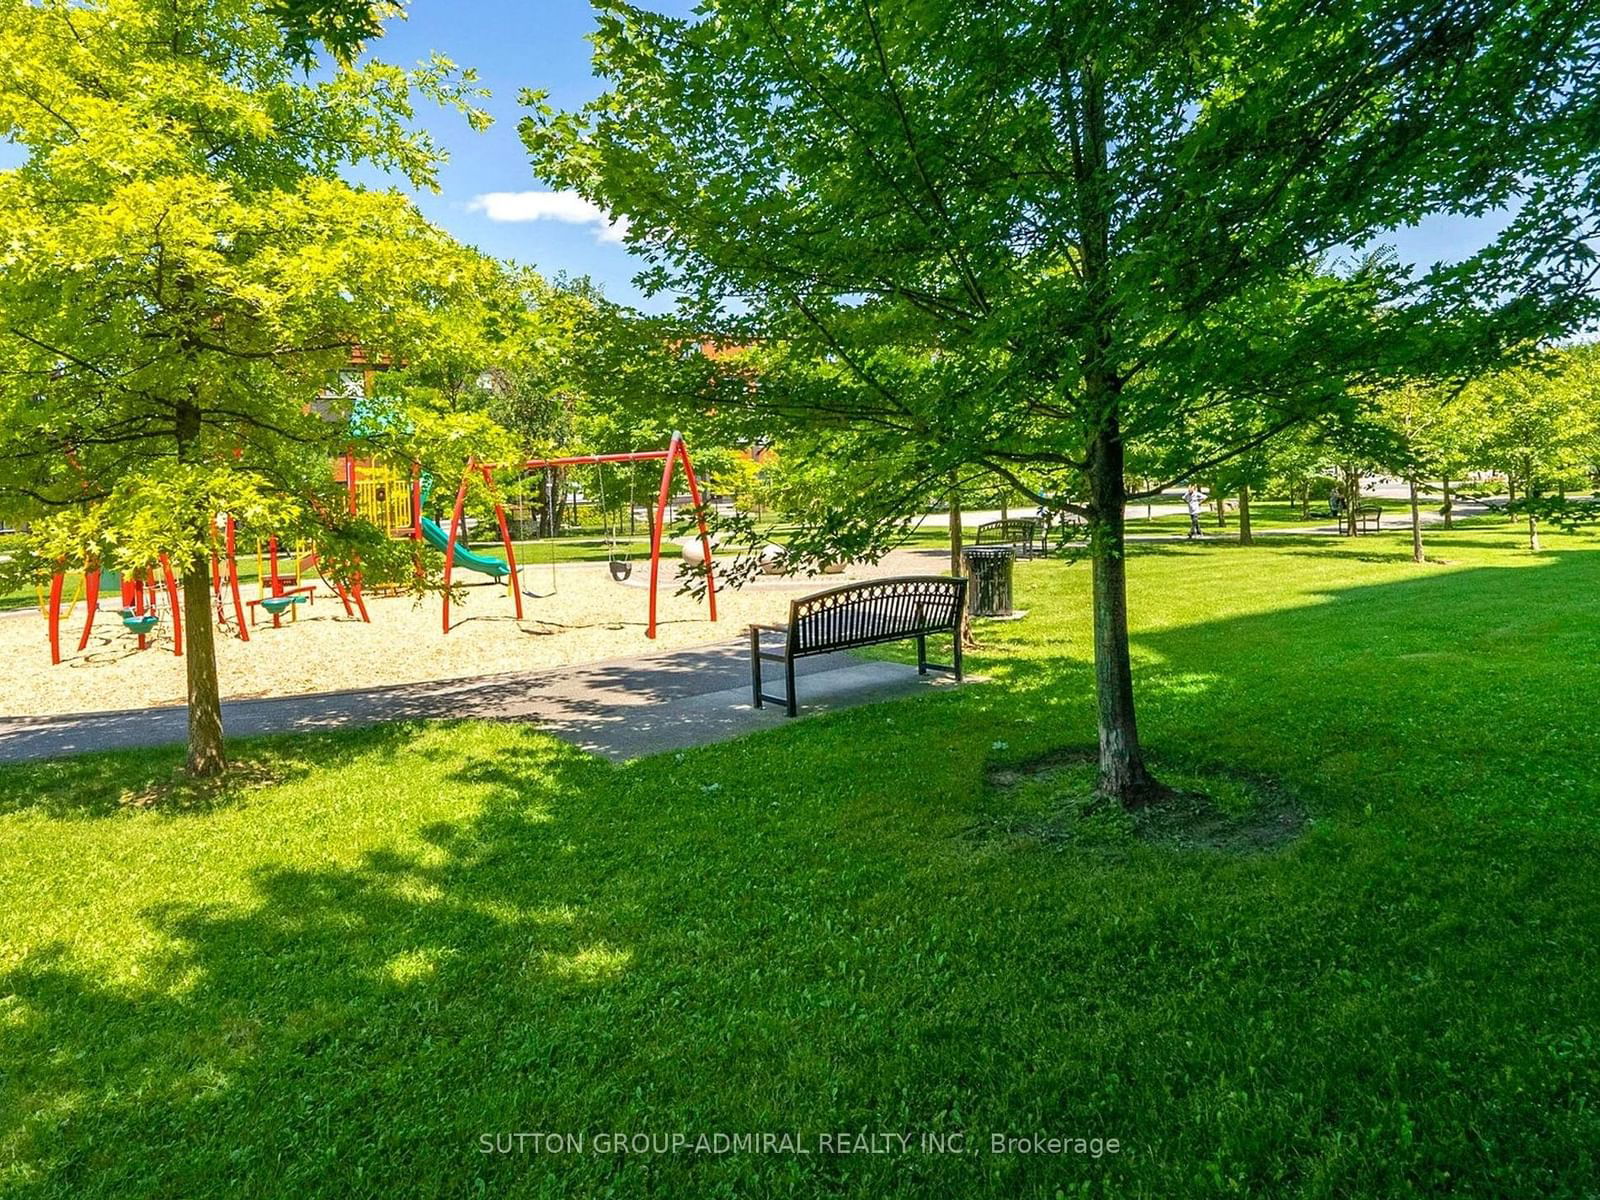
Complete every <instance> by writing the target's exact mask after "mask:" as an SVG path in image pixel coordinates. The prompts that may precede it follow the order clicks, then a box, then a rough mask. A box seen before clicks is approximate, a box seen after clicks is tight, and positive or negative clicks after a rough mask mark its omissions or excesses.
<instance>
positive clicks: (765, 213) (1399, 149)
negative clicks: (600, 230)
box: [522, 0, 1600, 805]
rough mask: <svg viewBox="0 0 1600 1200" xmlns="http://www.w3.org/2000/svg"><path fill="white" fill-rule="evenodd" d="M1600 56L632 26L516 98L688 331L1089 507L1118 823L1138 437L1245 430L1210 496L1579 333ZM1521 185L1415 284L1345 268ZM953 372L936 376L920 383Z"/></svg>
mask: <svg viewBox="0 0 1600 1200" xmlns="http://www.w3.org/2000/svg"><path fill="white" fill-rule="evenodd" d="M1594 32H1595V17H1594V16H1593V14H1592V13H1588V12H1580V11H1577V10H1575V9H1573V8H1570V7H1565V6H1540V7H1537V8H1529V7H1527V6H1524V5H1520V4H1514V3H1511V2H1510V0H1491V2H1490V3H1476V2H1473V3H1468V2H1467V0H1426V2H1423V0H1414V2H1412V3H1402V4H1395V3H1384V4H1379V3H1377V2H1376V0H1335V2H1334V3H1331V4H1310V3H1308V2H1305V0H1269V2H1267V3H1265V4H1255V5H1248V6H1247V5H1242V4H1240V5H1229V4H1196V3H1181V4H1173V3H1170V2H1169V0H1160V2H1156V0H1133V2H1130V3H1125V4H1118V5H1101V4H1087V3H1081V2H1070V0H1069V2H1065V3H1051V4H1038V3H1033V2H1032V0H1028V2H1023V0H1001V2H999V3H995V2H994V0H984V2H983V3H976V2H974V0H885V2H881V3H867V4H862V3H858V2H857V0H849V2H846V0H817V2H815V3H810V4H806V5H803V6H802V5H789V4H772V3H767V2H765V0H760V2H758V0H723V2H721V3H718V4H716V5H715V6H712V7H707V8H705V9H703V10H701V11H700V13H699V14H698V15H697V16H696V17H692V18H688V19H677V18H671V17H665V16H659V15H656V14H653V13H651V12H648V11H645V10H644V9H641V8H639V7H636V6H634V5H630V4H625V3H620V2H608V3H604V4H601V5H600V27H599V31H598V33H597V35H596V37H595V46H596V52H595V65H596V69H597V71H598V72H599V73H600V74H601V75H602V76H604V77H605V78H607V79H608V80H609V81H610V85H611V86H610V89H609V90H608V91H607V92H606V93H605V94H604V95H603V96H601V97H600V98H598V99H597V100H595V101H594V102H593V103H592V104H590V105H588V106H587V107H585V108H584V109H582V110H580V111H576V112H567V113H557V112H555V111H553V110H552V109H551V108H550V107H549V106H548V105H547V104H546V103H545V100H544V97H543V96H542V95H540V94H538V93H530V94H529V95H528V96H527V101H528V103H529V105H530V106H531V110H532V111H531V114H530V116H529V117H528V118H527V119H526V120H525V121H524V123H523V127H522V133H523V138H524V141H525V142H526V144H527V145H528V147H529V150H530V152H531V155H532V159H533V163H534V166H535V169H536V171H537V172H538V173H539V174H540V175H542V176H544V177H545V178H547V179H550V180H553V181H555V182H557V183H560V184H562V185H565V186H570V187H574V188H576V189H577V190H579V191H580V192H582V193H583V194H584V195H585V196H587V197H588V198H590V199H591V200H593V201H595V202H597V203H599V204H600V205H602V206H603V207H605V208H606V209H607V210H609V211H610V212H612V213H613V214H615V215H618V216H625V217H626V218H627V219H628V221H629V233H628V242H629V244H630V245H631V246H632V247H633V248H634V249H635V250H636V251H637V252H639V253H640V254H642V255H643V256H644V258H645V260H646V264H647V269H646V271H645V272H644V274H643V275H642V276H641V279H642V281H643V282H644V283H645V284H646V285H647V286H649V287H652V288H655V289H657V290H669V289H671V290H677V291H679V292H681V293H683V294H685V295H686V296H687V297H688V299H687V302H686V303H687V313H688V315H689V316H690V317H691V318H692V319H693V320H695V321H698V322H700V323H701V325H702V327H705V328H722V329H724V330H726V331H728V332H729V336H738V335H739V333H740V332H742V333H743V334H745V335H751V334H756V333H759V334H760V335H762V336H766V337H772V338H778V337H781V338H785V339H788V340H790V341H791V342H792V343H793V344H794V345H796V346H798V347H803V348H805V349H807V350H808V351H809V352H810V353H812V354H813V355H814V356H815V357H817V358H818V359H819V360H820V361H825V362H829V363H832V364H836V365H837V366H838V368H839V369H840V370H841V371H847V372H849V373H850V374H851V375H852V376H853V377H854V378H855V380H856V384H855V386H853V387H849V388H841V389H839V391H838V393H837V394H835V395H834V396H832V397H829V398H827V399H826V401H825V403H824V404H823V405H822V407H821V410H820V411H819V413H818V414H817V415H819V417H821V418H823V419H826V420H830V421H834V422H838V421H850V422H853V423H855V424H857V425H859V426H861V427H864V428H876V429H879V430H883V431H885V432H886V434H887V433H889V432H891V431H892V432H894V433H897V434H898V435H899V436H900V437H902V438H906V439H912V440H914V441H915V442H916V443H917V444H918V445H920V446H922V447H924V448H925V453H922V454H920V455H918V456H916V457H917V459H918V462H917V464H916V467H915V469H916V470H918V471H919V472H921V471H925V472H926V473H927V478H928V479H929V480H932V479H944V478H946V477H947V476H948V472H949V470H950V469H951V467H953V466H966V467H981V468H982V469H985V470H988V471H990V472H992V473H994V474H996V475H998V476H999V477H1000V478H1002V479H1004V480H1006V481H1008V482H1010V483H1011V484H1012V485H1013V486H1015V487H1017V489H1018V490H1019V491H1022V492H1024V493H1025V494H1028V495H1030V496H1031V497H1032V498H1033V499H1034V500H1035V501H1036V502H1038V503H1042V504H1046V505H1049V506H1050V507H1052V508H1056V507H1058V506H1059V507H1064V508H1067V509H1069V510H1070V511H1072V512H1074V513H1075V514H1077V515H1080V516H1082V517H1084V518H1085V519H1086V520H1087V522H1088V525H1089V530H1090V553H1091V558H1092V571H1093V589H1092V590H1093V596H1094V645H1095V675H1096V693H1097V705H1098V724H1099V742H1100V788H1101V790H1102V792H1103V793H1105V794H1107V795H1110V796H1113V797H1115V798H1117V799H1118V800H1120V801H1122V802H1123V803H1125V804H1130V805H1131V804H1138V803H1142V802H1144V801H1146V800H1148V799H1152V798H1155V797H1157V796H1159V795H1161V794H1162V789H1160V787H1159V786H1158V785H1157V784H1156V783H1155V781H1154V780H1153V778H1152V776H1151V774H1150V772H1149V771H1148V770H1147V768H1146V766H1145V762H1144V755H1143V752H1142V749H1141V746H1140V741H1139V735H1138V728H1137V722H1136V719H1135V711H1134V699H1133V677H1132V670H1131V663H1130V658H1129V653H1128V625H1127V605H1126V560H1125V548H1124V537H1123V514H1124V506H1125V504H1126V502H1127V501H1128V499H1129V498H1130V490H1129V488H1128V486H1127V483H1126V480H1125V477H1124V476H1125V470H1126V464H1127V459H1128V454H1129V450H1130V447H1133V448H1137V446H1138V445H1139V444H1140V443H1143V442H1147V441H1155V442H1160V443H1169V442H1171V441H1173V440H1174V431H1175V430H1178V429H1180V428H1181V427H1182V426H1183V425H1184V424H1185V423H1186V422H1188V421H1191V420H1194V419H1197V418H1198V415H1199V414H1201V413H1203V412H1204V411H1206V410H1207V409H1208V408H1209V407H1212V406H1227V405H1233V406H1249V407H1251V408H1253V409H1254V410H1255V412H1256V413H1257V414H1258V420H1256V421H1254V422H1250V423H1248V425H1249V427H1250V428H1252V429H1256V430H1258V431H1259V432H1255V433H1251V434H1249V435H1247V436H1246V437H1245V438H1244V439H1243V440H1242V441H1240V442H1238V443H1236V444H1234V445H1231V446H1229V447H1227V448H1226V450H1225V452H1224V453H1223V454H1222V455H1221V456H1219V457H1218V458H1217V459H1214V460H1213V459H1204V458H1195V459H1193V460H1192V461H1190V462H1188V463H1187V464H1186V465H1185V470H1184V471H1183V472H1182V474H1183V475H1184V476H1186V477H1188V476H1194V475H1197V474H1198V475H1203V474H1206V473H1208V472H1211V471H1213V470H1214V469H1216V468H1217V467H1218V466H1219V465H1221V463H1222V462H1225V461H1228V460H1229V459H1231V458H1232V457H1234V456H1236V455H1239V454H1243V453H1246V452H1248V451H1250V450H1252V449H1254V448H1255V447H1256V446H1258V445H1261V444H1264V443H1265V442H1266V441H1267V440H1269V439H1270V438H1271V436H1273V435H1274V434H1275V433H1276V432H1278V431H1280V430H1282V429H1285V428H1289V427H1291V426H1292V425H1294V424H1295V423H1297V422H1298V421H1301V420H1303V419H1306V418H1307V417H1308V416H1310V415H1313V414H1316V413H1319V412H1323V411H1328V410H1333V409H1337V408H1339V407H1341V406H1342V405H1344V404H1345V403H1346V400H1345V397H1346V396H1347V395H1348V394H1349V391H1350V388H1351V387H1352V386H1353V385H1362V386H1373V385H1376V384H1378V383H1381V382H1384V381H1386V380H1390V379H1393V378H1398V377H1401V376H1403V375H1404V374H1405V373H1407V372H1408V371H1414V370H1421V369H1424V366H1423V364H1424V362H1427V363H1428V366H1429V369H1442V367H1443V365H1444V364H1445V363H1446V362H1447V361H1448V362H1449V363H1450V364H1451V365H1452V366H1456V367H1459V366H1460V365H1461V362H1462V361H1463V360H1464V359H1465V358H1466V357H1468V354H1467V352H1468V351H1469V350H1472V351H1474V352H1476V353H1479V354H1484V353H1490V352H1493V351H1494V350H1496V349H1497V348H1498V347H1499V346H1500V345H1503V344H1505V342H1506V341H1507V340H1508V339H1513V338H1525V337H1536V336H1542V335H1545V334H1547V333H1549V332H1550V331H1551V330H1552V329H1559V328H1568V327H1571V326H1572V325H1573V324H1574V323H1575V322H1577V321H1581V320H1582V319H1583V316H1584V314H1585V313H1586V312H1587V311H1589V304H1590V301H1591V294H1590V289H1589V285H1590V283H1591V282H1592V273H1591V266H1592V264H1591V262H1590V258H1591V256H1589V255H1588V254H1587V251H1586V250H1585V249H1584V247H1583V245H1582V238H1583V236H1584V235H1585V234H1586V233H1587V232H1589V231H1590V230H1591V228H1592V226H1593V222H1594V211H1595V207H1596V206H1595V205H1594V204H1593V203H1592V202H1591V201H1592V196H1591V194H1590V191H1591V189H1592V188H1593V187H1594V183H1593V177H1592V176H1591V175H1590V174H1588V173H1587V169H1588V168H1589V167H1591V166H1592V165H1593V163H1594V157H1595V145H1594V137H1593V134H1592V131H1591V130H1590V128H1589V126H1588V124H1587V123H1586V120H1587V118H1586V116H1585V114H1586V112H1587V108H1586V104H1587V101H1586V99H1585V97H1587V96H1588V95H1590V94H1592V87H1593V84H1594V82H1595V76H1596V74H1597V71H1600V67H1597V62H1596V58H1595V56H1594V55H1593V54H1592V47H1593V41H1594ZM1485 112H1492V113H1495V114H1496V120H1495V121H1492V122H1489V121H1484V120H1483V119H1482V118H1481V114H1483V113H1485ZM1523 197H1527V198H1529V199H1533V200H1537V203H1530V204H1527V205H1526V206H1523V207H1522V208H1521V209H1520V210H1519V211H1518V214H1517V216H1516V218H1515V219H1514V220H1513V221H1512V222H1511V225H1510V227H1509V228H1508V229H1507V230H1506V232H1505V233H1504V234H1503V235H1502V236H1501V237H1499V238H1498V239H1497V240H1496V241H1495V242H1494V243H1493V244H1491V245H1489V246H1486V247H1485V248H1484V250H1483V252H1482V253H1480V254H1478V255H1475V256H1473V257H1471V258H1470V259H1469V260H1468V261H1467V262H1465V263H1464V264H1461V265H1460V266H1458V267H1449V268H1440V269H1439V270H1436V271H1434V272H1432V273H1430V274H1429V275H1428V276H1426V277H1425V278H1422V279H1409V278H1407V277H1406V276H1405V275H1404V273H1403V272H1400V271H1398V270H1397V269H1396V268H1395V267H1394V266H1393V264H1392V263H1389V262H1386V261H1385V260H1383V259H1382V258H1381V257H1374V256H1370V255H1369V256H1367V257H1365V258H1362V259H1361V260H1360V261H1358V262H1356V263H1354V264H1352V265H1349V266H1347V267H1346V268H1344V269H1342V270H1340V271H1337V272H1335V271H1332V270H1331V269H1329V264H1325V263H1323V262H1322V261H1321V258H1322V256H1324V255H1326V254H1329V253H1331V252H1334V251H1335V250H1336V249H1338V248H1340V247H1348V246H1351V245H1356V246H1364V245H1367V244H1369V243H1370V242H1371V241H1372V240H1373V239H1374V238H1376V237H1379V236H1381V235H1382V233H1383V232H1384V231H1385V230H1388V229H1392V228H1394V227H1396V226H1398V225H1400V224H1402V223H1408V222H1413V221H1416V220H1418V219H1420V218H1422V217H1423V216H1425V215H1426V214H1428V213H1432V212H1478V211H1482V210H1483V209H1484V208H1486V207H1487V206H1490V205H1495V204H1512V205H1513V206H1514V202H1515V201H1516V200H1519V199H1521V198H1523ZM1445 318H1450V319H1451V320H1452V321H1453V323H1454V324H1453V328H1454V333H1452V334H1450V335H1446V334H1445V333H1444V331H1443V329H1442V327H1441V322H1442V321H1443V320H1444V319H1445ZM1424 331H1426V332H1427V334H1428V336H1426V337H1424V336H1421V335H1422V334H1423V333H1424ZM930 356H937V357H936V358H934V359H933V361H934V366H933V368H932V369H933V370H934V371H936V372H937V373H938V374H939V375H941V376H942V377H943V378H942V380H941V386H938V387H935V388H926V389H925V388H921V387H919V386H917V384H916V382H915V380H914V377H912V376H911V375H910V373H908V372H907V370H906V369H905V367H906V364H907V363H908V362H916V363H919V364H922V363H927V362H928V361H929V358H930ZM919 369H920V368H919ZM908 380H909V381H910V382H908ZM761 398H762V397H760V396H759V395H758V396H756V397H753V398H752V401H753V402H755V401H758V400H760V399H761ZM847 410H848V411H847ZM774 419H776V416H775V418H774ZM1159 482H1160V483H1161V484H1163V485H1164V484H1166V483H1168V482H1171V480H1162V481H1159ZM896 490H897V488H896V487H894V486H891V487H886V488H884V489H883V494H893V493H894V492H895V491H896ZM1137 494H1138V493H1134V495H1137ZM1064 498H1070V499H1064ZM875 507H876V506H875ZM872 515H875V516H883V515H884V514H883V512H882V509H881V508H876V511H875V513H874V514H872ZM858 519H866V518H865V516H861V515H858Z"/></svg>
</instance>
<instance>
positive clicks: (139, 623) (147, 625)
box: [122, 612, 161, 634]
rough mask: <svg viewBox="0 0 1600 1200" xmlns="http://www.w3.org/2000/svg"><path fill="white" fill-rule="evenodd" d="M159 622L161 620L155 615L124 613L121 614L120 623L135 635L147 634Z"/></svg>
mask: <svg viewBox="0 0 1600 1200" xmlns="http://www.w3.org/2000/svg"><path fill="white" fill-rule="evenodd" d="M160 620H161V618H160V617H158V616H157V615H156V614H155V613H143V614H140V613H134V612H124V613H123V614H122V623H123V624H124V625H126V626H127V627H128V628H129V629H131V630H133V632H134V633H137V634H146V633H149V632H150V631H151V630H152V629H154V628H155V627H156V623H157V622H158V621H160Z"/></svg>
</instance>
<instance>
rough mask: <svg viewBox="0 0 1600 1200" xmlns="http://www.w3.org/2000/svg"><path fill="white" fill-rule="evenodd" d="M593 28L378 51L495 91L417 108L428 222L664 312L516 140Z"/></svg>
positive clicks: (587, 18)
mask: <svg viewBox="0 0 1600 1200" xmlns="http://www.w3.org/2000/svg"><path fill="white" fill-rule="evenodd" d="M655 7H656V8H657V9H658V10H661V11H669V12H675V13H680V14H687V13H688V12H689V11H690V10H691V9H692V7H693V0H655ZM593 28H594V16H593V12H592V10H591V9H590V6H589V4H588V0H411V3H410V5H409V15H408V17H407V19H405V20H401V21H394V22H391V23H390V25H389V28H388V32H387V33H386V35H385V36H384V37H383V38H382V39H380V40H379V41H376V42H374V43H373V44H372V46H371V51H372V53H373V54H374V55H375V56H377V57H380V58H383V59H385V60H386V61H389V62H393V63H395V64H397V65H400V66H411V65H413V64H415V63H416V62H418V61H420V60H421V59H423V58H425V57H426V56H427V55H428V54H429V53H430V52H431V51H435V50H437V51H439V52H440V53H442V54H444V55H446V56H447V57H449V58H451V59H453V60H454V61H455V62H457V63H459V64H460V65H462V66H470V67H475V68H477V70H478V73H479V76H480V80H481V82H482V83H483V84H484V86H486V87H488V88H489V89H490V90H491V92H492V93H493V95H492V96H491V98H490V99H489V100H488V101H487V103H486V105H485V107H487V108H488V110H489V111H490V112H491V113H492V114H493V116H494V118H495V123H494V125H493V126H492V127H491V128H490V129H489V130H488V131H487V132H485V133H474V132H473V131H472V130H471V129H469V128H468V127H467V124H466V122H465V121H464V120H462V119H461V118H460V117H458V116H455V115H453V114H447V113H444V112H441V111H439V110H437V109H429V108H423V109H421V110H420V111H419V112H418V118H419V121H420V123H421V124H422V125H424V126H425V127H426V128H427V129H428V130H429V131H430V132H431V133H432V134H433V135H434V136H435V138H436V139H437V140H438V142H439V143H440V145H442V146H444V147H445V148H446V149H447V150H448V152H449V155H450V161H449V162H448V163H447V164H446V165H445V167H444V170H443V171H442V173H441V175H440V185H441V191H440V192H439V193H437V194H435V193H429V192H423V193H418V194H416V195H415V200H416V202H417V204H418V206H419V207H420V208H421V209H422V210H423V212H424V213H426V214H427V216H428V217H429V218H430V219H432V220H434V221H435V222H437V223H438V224H440V225H442V226H443V227H444V228H446V229H448V230H449V231H450V232H451V233H452V234H454V235H455V236H456V237H458V238H460V239H461V240H462V241H465V242H468V243H470V244H472V245H474V246H477V247H478V248H479V249H481V250H483V251H484V252H485V253H488V254H492V255H494V256H496V257H499V258H508V259H515V260H517V261H518V262H522V263H526V264H528V265H531V266H533V267H536V268H538V269H539V270H540V271H541V272H543V273H544V274H545V275H547V276H554V275H556V274H566V275H572V276H577V275H587V276H589V277H590V278H592V279H594V280H595V282H596V283H598V284H600V286H601V287H602V288H604V290H605V292H606V294H607V295H608V296H610V297H612V298H613V299H616V300H621V301H624V302H627V303H635V304H645V306H646V307H651V308H655V309H662V308H665V307H667V306H668V304H669V301H667V300H665V299H662V298H657V299H656V300H654V301H652V302H648V303H646V302H645V301H644V298H643V297H642V296H641V295H640V293H639V292H638V290H637V289H636V288H635V287H634V286H633V283H632V279H633V275H634V274H635V273H636V271H637V270H638V266H637V264H636V263H635V262H634V260H632V259H631V258H630V257H629V255H628V253H627V252H626V250H625V249H624V248H623V247H622V246H621V245H620V244H619V242H618V240H617V238H616V234H615V231H614V230H610V229H608V228H607V226H606V224H605V223H604V221H603V220H601V219H599V214H597V213H595V212H594V211H593V210H592V209H591V208H590V207H589V206H587V205H585V204H584V203H583V202H582V201H581V200H579V198H577V197H574V196H559V195H555V194H554V193H552V192H551V189H550V187H549V186H548V185H547V184H545V183H543V182H541V181H540V180H538V179H536V178H535V177H534V175H533V171H532V168H530V167H529V165H528V157H527V154H526V152H525V151H524V150H523V147H522V143H521V142H520V141H519V140H518V138H517V128H516V127H517V121H518V119H519V118H520V116H521V111H520V109H519V107H518V104H517V94H518V92H519V91H520V90H521V89H522V88H525V87H531V88H541V89H544V90H545V91H548V92H549V93H550V99H551V103H553V104H554V105H555V106H556V107H558V108H575V107H577V106H579V105H581V104H583V103H584V102H585V101H587V100H590V99H592V98H593V97H595V96H596V95H598V94H599V92H600V90H601V84H600V81H599V80H597V79H596V78H595V77H594V75H593V74H592V73H591V71H590V66H589V63H590V46H589V43H588V41H587V40H585V39H586V35H587V34H588V33H589V32H590V31H591V30H592V29H593ZM16 161H20V152H18V151H17V150H16V149H15V148H14V147H9V146H4V145H0V168H3V167H6V166H10V165H12V164H13V163H14V162H16ZM1489 234H1490V231H1488V230H1486V228H1485V223H1481V222H1475V221H1470V220H1466V219H1441V220H1436V221H1430V222H1428V223H1427V224H1425V225H1424V226H1423V227H1421V228H1419V229H1412V230H1401V231H1399V232H1397V233H1396V234H1395V235H1394V237H1393V238H1392V242H1393V244H1394V245H1395V247H1396V249H1397V250H1398V251H1399V252H1400V255H1401V257H1402V259H1404V260H1406V261H1408V262H1412V263H1416V264H1419V265H1422V266H1427V265H1428V264H1431V263H1433V262H1435V261H1439V260H1447V261H1453V260H1456V259H1459V258H1461V257H1462V256H1463V255H1464V254H1466V253H1468V252H1470V251H1471V250H1474V249H1476V248H1478V246H1480V245H1481V244H1482V242H1483V241H1484V240H1485V238H1486V236H1489Z"/></svg>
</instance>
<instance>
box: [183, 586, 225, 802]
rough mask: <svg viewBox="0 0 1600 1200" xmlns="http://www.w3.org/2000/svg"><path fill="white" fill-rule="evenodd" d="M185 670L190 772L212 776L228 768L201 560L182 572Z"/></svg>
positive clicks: (208, 591)
mask: <svg viewBox="0 0 1600 1200" xmlns="http://www.w3.org/2000/svg"><path fill="white" fill-rule="evenodd" d="M183 631H184V634H185V635H186V644H185V646H184V653H185V670H186V673H187V676H188V682H189V761H188V771H189V774H190V775H193V776H196V777H198V778H202V779H205V778H211V777H213V776H216V775H221V774H222V773H223V772H224V771H226V770H227V769H228V759H227V755H226V754H225V753H224V752H223V748H222V694H221V689H220V688H219V686H218V683H217V643H216V638H215V636H214V632H213V629H212V625H211V574H210V572H209V571H208V570H207V568H206V564H205V562H204V561H203V560H202V559H198V558H196V559H194V560H192V561H191V562H190V563H189V565H188V566H187V567H185V568H184V571H183Z"/></svg>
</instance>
